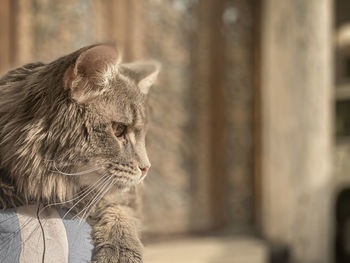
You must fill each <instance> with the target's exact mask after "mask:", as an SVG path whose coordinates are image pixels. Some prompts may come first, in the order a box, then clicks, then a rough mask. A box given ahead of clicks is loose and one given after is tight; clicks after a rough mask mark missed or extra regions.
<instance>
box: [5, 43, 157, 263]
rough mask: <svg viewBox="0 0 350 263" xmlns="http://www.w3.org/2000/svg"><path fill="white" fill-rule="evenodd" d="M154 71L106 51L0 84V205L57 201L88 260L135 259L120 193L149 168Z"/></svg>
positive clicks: (16, 73)
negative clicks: (86, 245) (84, 229)
mask: <svg viewBox="0 0 350 263" xmlns="http://www.w3.org/2000/svg"><path fill="white" fill-rule="evenodd" d="M158 70H159V65H158V64H157V63H155V62H144V63H140V62H138V63H128V64H124V63H121V61H120V56H119V54H118V53H117V52H116V51H115V50H114V49H113V48H111V47H109V46H106V45H94V46H89V47H84V48H82V49H80V50H78V51H76V52H74V53H72V54H69V55H67V56H64V57H61V58H59V59H57V60H55V61H53V62H52V63H49V64H43V63H31V64H27V65H24V66H23V67H21V68H17V69H15V70H12V71H10V72H8V73H7V74H6V75H5V76H3V77H2V78H1V79H0V168H1V173H0V208H1V209H5V208H11V207H16V206H19V205H29V204H37V203H41V204H43V205H45V206H53V205H60V206H63V207H66V208H67V209H69V211H70V212H74V213H76V216H77V217H81V218H86V219H87V220H88V222H90V224H91V226H92V228H93V232H92V240H93V242H94V245H95V249H96V252H95V254H94V259H93V260H94V262H142V245H141V243H140V241H139V238H138V234H137V232H138V231H137V230H136V224H135V220H134V219H133V216H132V210H130V208H128V206H127V205H126V204H127V203H128V202H126V201H125V199H126V196H129V195H130V191H131V192H132V191H134V188H135V186H136V185H137V184H138V183H139V182H141V181H142V180H143V179H144V177H145V175H146V173H147V170H148V169H149V167H150V163H149V160H148V157H147V153H146V149H145V135H146V128H145V124H146V121H147V114H146V101H147V93H148V90H149V88H150V86H151V85H152V84H153V82H154V81H155V78H156V75H157V73H158Z"/></svg>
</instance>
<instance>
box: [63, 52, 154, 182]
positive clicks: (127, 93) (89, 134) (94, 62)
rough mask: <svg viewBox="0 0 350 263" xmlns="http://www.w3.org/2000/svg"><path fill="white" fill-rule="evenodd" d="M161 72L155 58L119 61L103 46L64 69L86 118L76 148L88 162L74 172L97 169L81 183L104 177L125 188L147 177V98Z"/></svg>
mask: <svg viewBox="0 0 350 263" xmlns="http://www.w3.org/2000/svg"><path fill="white" fill-rule="evenodd" d="M158 71H159V64H158V63H157V62H135V63H121V61H120V59H119V55H118V54H117V52H116V51H115V50H114V49H113V48H111V47H109V46H104V45H100V46H95V47H92V48H90V49H88V50H86V51H84V52H82V53H81V54H80V55H79V57H78V58H77V60H76V61H75V63H74V64H72V65H70V66H69V67H68V68H67V69H66V71H65V73H64V81H63V83H64V89H65V90H66V91H68V94H69V97H70V99H71V103H73V104H77V105H78V109H80V110H81V111H82V112H83V119H84V123H83V130H84V133H82V134H80V135H79V136H80V137H81V138H79V139H78V140H77V141H78V142H79V143H81V144H82V145H79V143H77V145H76V147H77V148H79V147H81V149H84V150H80V149H76V154H77V158H78V159H80V160H84V162H83V163H80V164H79V165H78V167H75V171H77V172H79V171H82V173H83V171H86V170H89V169H90V170H92V171H93V172H91V173H89V174H85V175H83V176H80V183H81V184H83V185H91V184H93V183H94V182H96V181H97V180H100V179H101V177H103V176H104V177H108V178H113V182H114V184H115V185H116V186H117V187H118V188H125V187H128V186H132V185H135V184H137V183H138V182H140V181H141V180H142V179H143V178H144V177H145V176H146V174H147V171H148V169H149V168H150V166H151V164H150V162H149V159H148V156H147V152H146V148H145V136H146V123H147V107H146V100H147V94H148V91H149V89H150V87H151V86H152V84H153V83H154V81H155V80H156V78H157V75H158ZM67 132H70V133H72V132H74V130H68V131H67ZM69 150H72V149H69ZM79 155H80V156H79Z"/></svg>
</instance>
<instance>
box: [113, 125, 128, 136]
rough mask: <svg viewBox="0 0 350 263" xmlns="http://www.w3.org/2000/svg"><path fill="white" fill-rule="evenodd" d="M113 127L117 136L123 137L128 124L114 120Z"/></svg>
mask: <svg viewBox="0 0 350 263" xmlns="http://www.w3.org/2000/svg"><path fill="white" fill-rule="evenodd" d="M112 129H113V133H114V135H115V136H117V137H121V136H123V135H124V134H125V133H126V129H127V126H126V125H124V124H122V123H118V122H112Z"/></svg>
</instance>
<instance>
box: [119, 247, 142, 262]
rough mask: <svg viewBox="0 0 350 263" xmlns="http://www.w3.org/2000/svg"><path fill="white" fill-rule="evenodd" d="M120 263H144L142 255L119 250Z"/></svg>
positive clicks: (122, 249)
mask: <svg viewBox="0 0 350 263" xmlns="http://www.w3.org/2000/svg"><path fill="white" fill-rule="evenodd" d="M118 262H119V263H142V255H141V254H140V253H138V252H136V251H133V250H130V249H127V248H119V261H118Z"/></svg>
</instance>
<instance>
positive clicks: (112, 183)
mask: <svg viewBox="0 0 350 263" xmlns="http://www.w3.org/2000/svg"><path fill="white" fill-rule="evenodd" d="M114 183H115V179H113V180H112V182H111V183H110V184H109V186H108V187H107V188H106V189H105V190H104V191H100V194H99V195H98V196H97V199H96V200H94V201H93V202H94V204H93V203H92V204H90V205H89V206H90V207H88V208H87V209H86V211H85V212H84V214H83V216H82V219H86V218H87V217H88V214H89V211H90V210H91V209H90V208H91V207H92V206H93V205H95V204H97V203H98V202H99V201H100V200H101V199H102V198H103V196H105V195H106V194H107V193H108V191H109V190H110V189H111V188H112V187H113V186H114Z"/></svg>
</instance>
